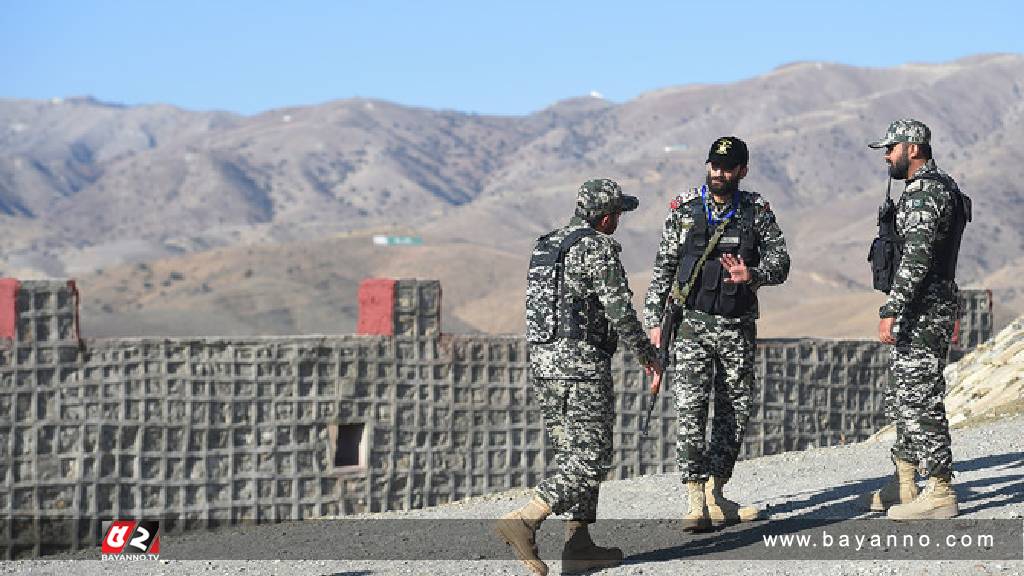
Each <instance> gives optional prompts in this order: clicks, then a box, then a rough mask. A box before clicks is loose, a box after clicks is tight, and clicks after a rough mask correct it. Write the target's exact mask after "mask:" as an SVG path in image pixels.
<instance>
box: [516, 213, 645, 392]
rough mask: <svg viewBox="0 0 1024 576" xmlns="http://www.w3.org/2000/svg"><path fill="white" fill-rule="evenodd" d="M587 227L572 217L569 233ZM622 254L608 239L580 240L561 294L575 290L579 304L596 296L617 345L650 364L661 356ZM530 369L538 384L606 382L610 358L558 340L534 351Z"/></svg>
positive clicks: (601, 236)
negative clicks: (567, 380) (639, 309)
mask: <svg viewBox="0 0 1024 576" xmlns="http://www.w3.org/2000/svg"><path fill="white" fill-rule="evenodd" d="M587 226H589V224H587V223H586V222H585V221H584V220H583V219H581V218H578V217H573V218H572V220H570V221H569V226H568V227H567V228H566V229H565V231H566V233H569V232H571V231H572V230H575V229H577V228H582V227H587ZM621 250H622V247H621V246H620V245H619V243H618V242H616V241H615V240H614V239H613V238H612V237H611V236H608V235H605V234H601V233H598V234H595V235H593V236H586V237H584V238H581V239H580V240H579V241H578V242H576V244H574V245H573V246H572V248H570V249H569V251H568V252H566V254H565V267H564V275H563V279H562V285H561V289H562V290H572V291H574V292H575V295H577V296H578V297H580V298H586V297H587V296H589V295H590V294H595V295H596V296H597V298H598V300H599V301H600V302H601V306H602V308H603V311H604V314H605V316H606V317H607V318H608V321H609V323H610V324H611V327H612V329H613V330H615V332H616V333H617V334H618V337H619V341H620V342H623V343H625V344H626V345H627V346H628V347H629V348H630V350H631V351H633V352H634V353H636V355H637V359H638V360H639V361H640V362H641V363H646V362H649V361H651V360H652V359H654V358H656V356H657V351H656V350H655V349H654V347H653V346H652V345H651V343H650V341H649V340H648V339H647V336H646V335H645V333H644V330H643V326H641V325H640V320H639V319H637V315H636V310H634V309H633V303H632V298H633V292H632V291H630V289H629V282H628V280H627V278H626V270H625V269H624V268H623V267H622V262H621V261H620V260H619V252H620V251H621ZM530 368H531V370H532V372H533V376H534V377H536V378H578V379H608V378H611V356H609V355H608V354H607V353H605V352H603V351H601V350H599V349H598V348H596V347H595V346H593V345H591V344H589V343H587V342H585V341H583V340H575V339H569V338H557V339H555V340H554V341H553V342H551V343H550V344H531V345H530Z"/></svg>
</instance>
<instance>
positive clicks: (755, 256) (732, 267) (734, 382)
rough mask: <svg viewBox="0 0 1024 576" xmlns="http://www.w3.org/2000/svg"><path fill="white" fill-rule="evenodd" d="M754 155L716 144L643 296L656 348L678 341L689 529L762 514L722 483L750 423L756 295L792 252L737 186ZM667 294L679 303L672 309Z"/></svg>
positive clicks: (722, 141)
mask: <svg viewBox="0 0 1024 576" xmlns="http://www.w3.org/2000/svg"><path fill="white" fill-rule="evenodd" d="M748 159H749V154H748V151H747V145H746V144H745V143H744V142H743V141H742V140H740V139H739V138H736V137H735V136H725V137H722V138H719V139H717V140H715V141H714V143H713V144H712V145H711V149H710V150H709V151H708V158H707V163H706V165H707V181H706V182H705V184H704V185H703V186H701V187H699V188H693V189H691V190H689V191H688V192H686V193H684V194H682V195H680V196H679V197H677V198H676V199H675V200H673V201H672V204H671V206H670V208H671V209H670V210H669V214H668V217H667V218H666V219H665V227H664V230H663V232H662V237H661V245H660V246H659V248H658V254H657V256H656V258H655V260H654V270H653V273H652V276H651V284H650V288H649V289H648V291H647V298H646V304H645V310H644V326H645V327H646V328H648V329H649V330H650V336H651V340H652V342H654V343H655V345H657V344H658V343H659V342H660V341H661V338H663V337H664V338H673V337H674V340H673V341H672V343H671V355H670V357H671V358H672V359H673V361H674V366H675V370H674V371H673V376H672V389H673V392H674V394H675V399H676V409H677V414H678V421H677V430H678V437H677V441H676V455H677V461H678V464H679V471H680V472H681V473H682V479H683V482H684V483H685V484H686V486H687V492H688V499H689V512H688V514H687V515H686V516H685V517H684V528H685V529H686V530H688V531H699V530H704V529H707V528H708V527H709V526H710V525H711V524H716V525H722V524H726V523H732V522H740V521H746V520H753V519H756V518H758V516H759V515H760V511H759V510H758V509H756V508H754V507H744V506H740V505H739V504H737V503H736V502H733V501H731V500H728V499H726V498H725V496H724V495H723V494H722V487H723V486H724V485H725V483H726V482H727V481H728V480H729V478H730V477H731V476H732V471H733V466H734V465H735V463H736V457H737V456H738V455H739V450H740V445H741V442H742V440H743V434H744V429H745V427H746V424H747V420H748V419H749V417H750V411H751V394H752V391H753V387H754V342H755V335H756V328H755V320H756V319H757V317H758V305H757V293H758V290H759V289H760V288H761V287H762V286H772V285H776V284H781V283H782V282H784V281H785V280H786V277H787V275H788V274H789V254H788V253H787V251H786V242H785V239H784V238H783V236H782V230H781V229H780V228H779V225H778V223H777V222H776V221H775V214H774V213H773V212H772V211H771V208H770V207H769V205H768V202H766V201H765V200H764V199H763V198H762V197H761V196H760V195H759V194H757V193H755V192H748V191H745V190H740V188H739V184H740V181H741V180H742V179H743V178H744V177H745V176H746V175H747V162H748ZM670 298H671V299H673V301H674V303H675V306H672V307H670V306H667V303H668V300H669V299H670ZM673 307H677V308H676V309H677V310H679V312H678V314H679V316H680V318H679V321H678V324H677V329H676V331H675V334H674V336H673V335H672V334H662V333H661V322H662V319H663V316H664V314H665V313H666V309H667V308H673ZM712 388H713V389H714V391H715V392H714V398H715V399H714V402H715V409H714V420H713V421H712V432H711V440H710V442H707V441H706V440H705V430H706V429H707V417H708V400H709V395H710V392H711V390H712Z"/></svg>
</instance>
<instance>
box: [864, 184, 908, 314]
mask: <svg viewBox="0 0 1024 576" xmlns="http://www.w3.org/2000/svg"><path fill="white" fill-rule="evenodd" d="M891 188H892V179H889V185H888V187H886V190H885V201H884V202H882V205H881V206H879V207H878V236H876V237H875V239H874V240H873V241H872V242H871V249H870V250H868V262H870V263H871V285H872V286H873V287H874V288H875V290H880V291H882V292H885V293H886V294H888V293H889V290H891V289H892V283H893V279H894V277H895V276H896V270H897V269H898V268H899V266H900V259H901V258H902V256H903V241H902V239H901V238H900V237H899V236H898V235H897V234H896V205H895V204H893V202H892V197H891V196H890V190H891Z"/></svg>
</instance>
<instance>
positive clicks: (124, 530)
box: [100, 520, 160, 560]
mask: <svg viewBox="0 0 1024 576" xmlns="http://www.w3.org/2000/svg"><path fill="white" fill-rule="evenodd" d="M100 547H101V548H102V554H101V556H100V559H102V560H157V559H159V558H160V523H159V522H157V521H155V520H113V521H107V522H104V523H103V541H102V542H101V543H100Z"/></svg>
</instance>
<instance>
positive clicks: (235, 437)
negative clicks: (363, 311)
mask: <svg viewBox="0 0 1024 576" xmlns="http://www.w3.org/2000/svg"><path fill="white" fill-rule="evenodd" d="M382 286H384V287H383V288H382ZM371 289H372V293H368V294H367V296H372V297H373V298H374V299H375V303H374V306H375V308H374V310H375V312H374V313H375V314H377V315H379V314H380V310H385V311H387V310H388V308H389V307H388V306H387V305H383V306H382V305H381V303H380V302H379V300H380V298H381V297H390V298H394V302H393V303H392V305H391V306H390V312H385V314H387V313H390V314H391V315H392V322H393V324H392V326H391V328H392V331H393V334H394V335H393V336H381V335H365V336H358V335H348V336H304V337H259V338H134V339H95V340H88V341H86V342H82V341H81V340H80V339H79V337H78V315H77V307H78V294H77V291H76V290H75V288H74V284H73V283H69V282H65V281H36V282H21V283H16V284H15V290H14V292H13V293H14V294H15V297H14V301H15V306H14V308H15V310H14V314H15V316H16V317H15V318H14V319H13V320H14V322H13V325H14V327H15V330H14V334H13V337H12V338H9V339H5V340H4V341H3V344H0V557H3V558H18V557H34V556H39V555H42V554H47V553H51V552H55V551H60V550H74V549H79V548H92V547H96V546H98V542H99V538H100V531H101V522H102V520H104V519H126V518H132V519H147V520H154V519H156V520H160V521H161V529H162V530H165V531H166V530H185V529H195V528H204V527H210V526H218V525H224V524H231V523H237V522H246V521H255V522H275V521H281V520H300V519H308V518H315V517H320V516H333V515H343V514H350V513H356V512H375V511H383V510H394V509H409V508H418V507H423V506H432V505H437V504H444V503H447V502H451V501H455V500H459V499H463V498H466V497H469V496H474V495H480V494H485V493H488V492H494V491H498V490H505V489H509V488H518V487H527V486H532V485H535V484H536V483H537V482H538V481H539V480H540V478H541V477H542V475H543V474H544V472H545V470H547V469H549V467H550V466H551V465H552V463H553V460H552V457H551V454H550V453H549V450H548V443H547V439H546V438H545V434H544V428H543V423H542V421H541V415H540V411H539V409H538V408H537V406H536V404H535V401H534V399H533V395H532V393H531V391H530V380H529V370H528V366H529V364H528V358H527V346H526V342H525V340H524V339H523V338H521V337H514V336H461V335H448V334H441V332H440V314H441V303H440V285H439V283H438V282H436V281H417V280H399V281H397V282H396V283H393V284H391V287H390V288H387V284H386V283H384V284H376V285H374V286H373V287H372V288H371ZM382 291H383V292H382ZM384 292H387V294H384ZM382 294H384V296H382ZM964 297H965V309H966V311H967V312H968V313H967V315H966V316H965V317H964V320H963V322H962V325H961V327H960V332H959V333H960V343H961V345H962V346H963V345H966V346H971V347H973V346H974V345H976V344H977V343H979V342H981V341H984V340H985V339H987V338H988V337H989V336H990V335H991V329H992V328H991V311H990V306H991V296H990V294H989V293H988V292H987V291H964ZM2 305H3V303H0V306H2ZM0 312H3V311H0ZM8 312H10V311H8ZM370 320H372V321H368V323H367V324H366V325H367V326H376V327H377V328H374V329H376V330H381V328H380V321H379V318H378V319H372V318H371V319H370ZM955 352H956V353H958V354H959V353H962V352H963V349H957V350H956V351H955ZM887 355H888V352H887V349H886V347H884V346H882V345H880V344H877V343H874V342H869V341H841V340H821V339H791V340H777V339H773V340H761V341H759V345H758V351H757V364H756V366H757V368H756V369H757V382H758V385H757V392H756V398H757V401H756V403H755V410H754V413H753V417H752V419H751V421H750V425H749V428H748V432H747V437H746V440H745V442H744V445H743V451H742V457H752V456H759V455H764V454H774V453H778V452H782V451H786V450H802V449H805V448H810V447H815V446H829V445H835V444H840V443H844V442H855V441H858V440H862V439H864V438H866V437H867V436H868V435H870V434H871V433H872V432H874V431H875V430H876V429H877V428H879V427H880V426H881V425H882V424H883V417H882V415H881V403H882V389H883V387H884V385H885V382H886V379H887V372H886V363H887ZM613 372H614V378H615V388H616V400H615V401H616V408H617V415H616V425H615V464H614V468H613V470H612V473H611V477H612V478H626V477H630V476H635V475H640V474H651V473H663V472H672V471H674V470H675V464H674V461H675V414H674V408H673V403H672V398H671V392H667V393H664V394H662V395H661V396H660V398H659V400H658V405H657V406H656V409H655V411H654V417H653V420H652V423H651V427H650V434H649V435H648V436H647V437H642V436H641V435H640V433H639V427H640V422H641V420H642V417H643V414H644V413H645V411H646V408H647V404H646V403H647V402H648V401H649V396H648V395H647V393H646V390H647V378H646V376H645V375H644V373H643V370H642V369H641V368H640V366H639V365H638V364H637V363H636V362H635V361H634V359H633V358H632V357H631V356H630V355H629V354H622V353H620V354H618V355H616V357H615V359H614V361H613Z"/></svg>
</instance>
